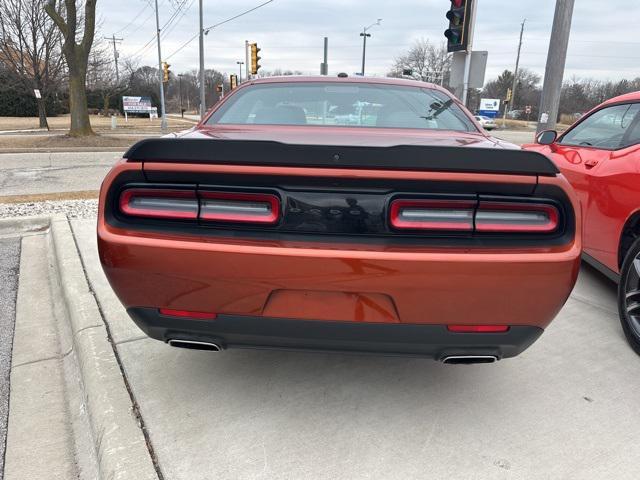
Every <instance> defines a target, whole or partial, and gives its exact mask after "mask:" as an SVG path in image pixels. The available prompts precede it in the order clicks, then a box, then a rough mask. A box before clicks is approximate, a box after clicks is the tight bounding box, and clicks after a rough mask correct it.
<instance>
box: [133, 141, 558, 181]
mask: <svg viewBox="0 0 640 480" xmlns="http://www.w3.org/2000/svg"><path fill="white" fill-rule="evenodd" d="M124 158H126V159H127V160H128V161H131V162H170V163H211V164H229V165H263V166H290V167H319V168H322V167H325V168H354V169H373V170H416V171H429V172H460V173H495V174H504V175H507V174H508V175H541V176H555V175H557V174H558V173H559V170H558V169H557V167H556V166H555V165H554V164H553V162H552V161H551V160H549V159H548V158H547V157H545V156H544V155H542V154H540V153H537V152H531V151H526V150H506V149H499V148H469V147H440V146H424V145H398V146H392V147H351V146H332V145H295V144H289V143H280V142H273V141H263V140H218V139H208V138H207V139H192V138H151V139H146V140H142V141H140V142H138V143H136V144H135V145H133V146H132V147H131V148H129V150H128V151H127V152H126V153H125V154H124Z"/></svg>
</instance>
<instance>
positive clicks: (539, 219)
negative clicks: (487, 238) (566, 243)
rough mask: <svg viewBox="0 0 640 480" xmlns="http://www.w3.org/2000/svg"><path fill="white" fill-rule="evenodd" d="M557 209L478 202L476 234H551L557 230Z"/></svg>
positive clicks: (543, 206)
mask: <svg viewBox="0 0 640 480" xmlns="http://www.w3.org/2000/svg"><path fill="white" fill-rule="evenodd" d="M558 223H559V214H558V209H557V208H556V207H554V206H553V205H547V204H537V203H531V204H529V203H508V202H480V205H479V206H478V210H477V212H476V219H475V224H476V231H477V232H505V233H527V232H533V233H551V232H553V231H555V230H556V229H557V228H558Z"/></svg>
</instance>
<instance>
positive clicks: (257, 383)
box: [72, 220, 640, 480]
mask: <svg viewBox="0 0 640 480" xmlns="http://www.w3.org/2000/svg"><path fill="white" fill-rule="evenodd" d="M72 225H73V230H74V234H75V236H76V241H77V243H78V246H79V249H80V252H81V254H82V257H83V259H84V264H85V266H86V268H87V275H88V278H89V281H90V283H91V286H92V290H93V291H94V292H95V294H96V297H97V299H98V301H99V303H100V306H101V311H102V312H103V314H104V317H105V320H106V322H107V323H108V324H109V329H110V331H111V333H112V336H113V340H114V343H115V344H116V348H117V350H118V352H119V355H120V359H121V361H122V364H123V367H124V371H125V373H126V375H127V378H128V381H129V384H130V386H131V388H132V391H133V394H134V396H135V398H136V401H137V403H138V405H139V408H140V412H141V415H142V419H143V421H144V423H145V426H146V429H147V431H148V433H149V438H150V442H151V446H152V447H153V451H154V452H155V455H156V457H157V459H158V462H159V465H160V469H161V471H162V473H163V475H164V477H165V478H171V479H172V480H176V479H177V480H180V479H189V480H195V479H208V478H219V479H230V480H231V479H234V480H235V479H274V478H278V479H314V480H318V479H331V480H336V479H345V480H346V479H349V480H352V479H378V478H385V479H403V480H404V479H417V478H421V479H422V478H438V479H439V478H452V479H457V478H469V479H471V478H473V479H491V480H494V479H505V480H506V479H509V480H510V479H527V480H536V479H540V480H547V479H556V478H558V479H576V480H578V479H579V480H585V479H594V480H596V479H597V480H600V479H603V478H615V479H616V480H627V479H628V480H636V479H637V478H640V464H638V462H637V459H638V457H639V456H640V444H639V443H638V441H637V437H638V432H640V416H639V415H638V413H637V400H638V398H640V383H639V382H638V381H637V379H638V374H637V372H638V366H639V365H640V358H639V357H638V356H637V355H635V354H634V352H633V351H632V350H631V349H630V348H629V346H628V345H627V343H626V341H625V339H624V336H623V333H622V330H621V328H620V322H619V319H618V315H617V309H616V295H615V286H614V285H613V284H612V283H611V282H609V281H608V280H607V279H605V278H604V277H603V276H602V275H600V274H599V273H598V272H596V271H595V270H593V269H592V268H590V267H587V266H583V268H582V271H581V274H580V279H579V281H578V285H577V286H576V288H575V290H574V292H573V293H572V295H571V298H570V299H569V301H568V302H567V304H566V306H565V307H564V309H563V310H562V311H561V312H560V314H559V315H558V317H557V318H556V320H555V321H554V322H553V323H552V325H551V327H550V328H549V329H548V330H547V331H546V332H545V333H544V335H543V336H542V337H541V338H540V340H539V341H538V342H536V343H535V344H534V345H533V346H532V347H531V348H530V349H529V350H527V351H526V352H525V353H524V354H523V355H521V356H519V357H517V358H515V359H508V360H504V361H501V362H498V363H497V364H492V365H473V366H455V365H442V364H439V363H437V362H434V361H432V360H422V359H407V358H390V357H379V356H352V355H342V354H321V353H296V352H277V351H260V350H253V351H252V350H229V351H225V352H222V353H210V352H196V351H191V350H179V349H172V348H171V347H168V346H167V345H164V344H163V343H161V342H158V341H155V340H150V339H148V338H146V337H145V336H144V335H143V334H142V332H141V331H140V330H138V329H137V327H135V325H134V324H133V322H132V321H131V320H130V319H129V317H128V316H127V314H126V312H125V311H124V309H123V308H122V306H121V305H120V303H119V302H118V300H117V298H115V295H114V294H113V291H112V290H111V288H110V287H109V284H108V282H107V281H106V279H105V278H104V275H103V273H102V271H101V268H100V265H99V261H98V256H97V252H96V239H95V224H94V222H91V221H86V220H77V221H73V222H72ZM469 288H470V289H471V290H470V293H469V294H473V291H472V286H469ZM508 301H509V299H505V302H508Z"/></svg>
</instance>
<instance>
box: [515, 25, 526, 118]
mask: <svg viewBox="0 0 640 480" xmlns="http://www.w3.org/2000/svg"><path fill="white" fill-rule="evenodd" d="M526 21H527V19H526V18H525V19H524V20H523V21H522V28H521V29H520V43H519V44H518V56H517V57H516V69H515V70H514V71H513V86H512V87H511V110H513V109H515V108H516V87H517V86H518V69H519V68H520V52H521V50H522V35H523V34H524V24H525V23H526Z"/></svg>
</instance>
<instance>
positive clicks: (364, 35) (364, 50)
mask: <svg viewBox="0 0 640 480" xmlns="http://www.w3.org/2000/svg"><path fill="white" fill-rule="evenodd" d="M381 21H382V19H381V18H379V19H378V21H377V22H375V23H372V24H371V25H369V26H368V27H364V28H363V29H362V33H361V34H360V36H361V37H362V70H361V71H360V75H362V76H363V77H364V63H365V58H366V56H367V37H370V36H371V34H370V33H367V30H369V29H370V28H372V27H375V26H378V25H380V22H381Z"/></svg>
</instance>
